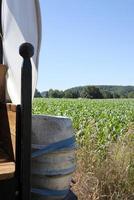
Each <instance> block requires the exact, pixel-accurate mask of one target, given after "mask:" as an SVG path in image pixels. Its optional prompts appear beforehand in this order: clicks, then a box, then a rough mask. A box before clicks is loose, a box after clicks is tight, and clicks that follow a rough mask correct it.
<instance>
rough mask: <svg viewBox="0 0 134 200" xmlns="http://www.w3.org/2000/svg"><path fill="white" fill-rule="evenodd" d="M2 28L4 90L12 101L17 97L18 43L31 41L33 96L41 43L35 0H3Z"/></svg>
mask: <svg viewBox="0 0 134 200" xmlns="http://www.w3.org/2000/svg"><path fill="white" fill-rule="evenodd" d="M2 29H3V51H4V52H3V54H4V64H6V65H7V66H8V68H9V70H8V74H7V90H8V93H9V96H10V98H11V100H12V102H13V103H14V104H20V100H21V66H22V57H20V55H19V46H20V45H21V44H22V43H24V42H29V43H31V44H33V46H34V48H35V54H34V57H33V58H32V73H33V74H32V95H33V96H34V92H35V88H36V82H37V70H38V57H39V50H40V42H41V15H40V7H39V1H38V0H3V1H2Z"/></svg>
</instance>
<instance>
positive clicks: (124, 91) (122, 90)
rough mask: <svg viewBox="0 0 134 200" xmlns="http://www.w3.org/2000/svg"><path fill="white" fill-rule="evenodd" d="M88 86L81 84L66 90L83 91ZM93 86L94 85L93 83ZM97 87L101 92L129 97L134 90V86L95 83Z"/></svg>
mask: <svg viewBox="0 0 134 200" xmlns="http://www.w3.org/2000/svg"><path fill="white" fill-rule="evenodd" d="M87 86H88V85H87ZM87 86H79V87H74V88H70V89H67V90H65V91H69V90H71V91H73V92H81V91H82V90H83V89H84V88H85V87H87ZM91 86H93V85H91ZM94 86H95V87H97V88H99V89H100V91H101V92H104V91H107V92H110V93H111V94H113V95H114V94H118V95H119V96H122V97H125V96H126V97H127V96H128V94H129V93H132V92H134V86H117V85H94Z"/></svg>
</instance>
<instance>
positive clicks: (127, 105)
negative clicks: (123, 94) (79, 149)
mask: <svg viewBox="0 0 134 200" xmlns="http://www.w3.org/2000/svg"><path fill="white" fill-rule="evenodd" d="M33 113H34V114H46V115H58V116H60V115H62V116H68V117H70V118H71V119H72V121H73V125H74V129H75V132H76V136H77V139H78V141H79V143H80V144H85V142H86V141H87V140H88V138H89V137H90V138H91V137H93V138H94V139H95V140H96V144H97V148H98V149H97V150H98V151H101V150H103V149H106V148H107V145H108V144H109V142H111V141H115V140H117V139H118V138H119V136H121V135H122V134H124V132H125V131H126V130H127V128H128V124H129V122H134V100H131V99H128V100H122V99H120V100H118V99H117V100H86V99H84V100H83V99H79V100H73V99H72V100H71V99H57V100H56V99H36V100H34V102H33Z"/></svg>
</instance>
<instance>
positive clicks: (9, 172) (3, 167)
mask: <svg viewBox="0 0 134 200" xmlns="http://www.w3.org/2000/svg"><path fill="white" fill-rule="evenodd" d="M14 173H15V163H14V162H5V163H0V180H5V179H10V178H13V177H14Z"/></svg>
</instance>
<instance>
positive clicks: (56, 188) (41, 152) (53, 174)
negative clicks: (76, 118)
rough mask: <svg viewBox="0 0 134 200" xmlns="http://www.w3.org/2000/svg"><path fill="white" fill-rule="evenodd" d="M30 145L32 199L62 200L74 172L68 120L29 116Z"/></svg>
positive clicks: (73, 142)
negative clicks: (30, 117) (30, 120)
mask: <svg viewBox="0 0 134 200" xmlns="http://www.w3.org/2000/svg"><path fill="white" fill-rule="evenodd" d="M32 143H33V144H32V147H33V150H32V199H33V200H34V199H36V200H60V199H64V197H65V196H66V195H67V193H68V191H69V186H70V183H71V178H72V173H73V172H74V170H75V138H74V134H73V128H72V123H71V120H70V119H69V118H64V117H53V116H43V115H33V117H32Z"/></svg>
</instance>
